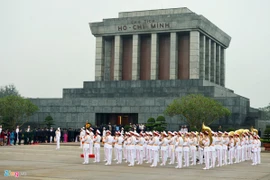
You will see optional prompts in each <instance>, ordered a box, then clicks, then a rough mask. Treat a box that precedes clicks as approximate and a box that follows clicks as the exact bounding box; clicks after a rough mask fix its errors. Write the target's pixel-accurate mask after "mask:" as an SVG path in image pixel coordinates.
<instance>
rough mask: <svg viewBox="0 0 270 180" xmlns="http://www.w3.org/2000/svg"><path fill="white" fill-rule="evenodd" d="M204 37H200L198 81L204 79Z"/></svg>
mask: <svg viewBox="0 0 270 180" xmlns="http://www.w3.org/2000/svg"><path fill="white" fill-rule="evenodd" d="M205 39H206V37H205V35H203V34H201V35H200V79H205Z"/></svg>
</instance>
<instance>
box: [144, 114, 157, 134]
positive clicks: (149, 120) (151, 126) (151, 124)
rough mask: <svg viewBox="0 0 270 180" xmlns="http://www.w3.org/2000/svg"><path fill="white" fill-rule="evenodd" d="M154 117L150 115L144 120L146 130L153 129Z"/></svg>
mask: <svg viewBox="0 0 270 180" xmlns="http://www.w3.org/2000/svg"><path fill="white" fill-rule="evenodd" d="M155 122H156V121H155V118H153V117H150V118H149V119H148V120H147V122H146V125H145V126H146V128H147V129H148V130H150V131H152V130H153V129H154V127H155Z"/></svg>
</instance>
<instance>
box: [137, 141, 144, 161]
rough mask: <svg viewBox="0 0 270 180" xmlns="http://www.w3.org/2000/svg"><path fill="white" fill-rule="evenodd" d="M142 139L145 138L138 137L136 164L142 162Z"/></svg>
mask: <svg viewBox="0 0 270 180" xmlns="http://www.w3.org/2000/svg"><path fill="white" fill-rule="evenodd" d="M144 141H145V139H144V138H143V137H139V139H138V141H137V145H136V147H137V160H138V163H137V164H142V163H143V151H144Z"/></svg>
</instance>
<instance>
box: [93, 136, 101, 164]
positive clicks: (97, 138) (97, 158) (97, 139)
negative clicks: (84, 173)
mask: <svg viewBox="0 0 270 180" xmlns="http://www.w3.org/2000/svg"><path fill="white" fill-rule="evenodd" d="M100 141H101V137H100V135H99V134H98V133H97V135H96V136H94V138H93V142H94V154H95V161H94V162H100Z"/></svg>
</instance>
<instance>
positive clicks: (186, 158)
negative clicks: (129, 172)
mask: <svg viewBox="0 0 270 180" xmlns="http://www.w3.org/2000/svg"><path fill="white" fill-rule="evenodd" d="M184 161H185V165H184V166H186V167H188V166H189V151H185V150H184Z"/></svg>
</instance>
